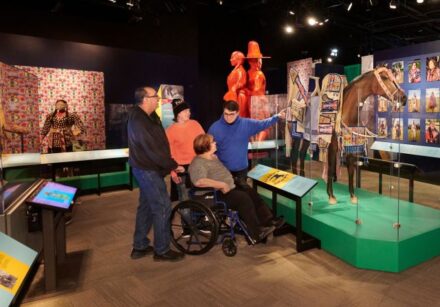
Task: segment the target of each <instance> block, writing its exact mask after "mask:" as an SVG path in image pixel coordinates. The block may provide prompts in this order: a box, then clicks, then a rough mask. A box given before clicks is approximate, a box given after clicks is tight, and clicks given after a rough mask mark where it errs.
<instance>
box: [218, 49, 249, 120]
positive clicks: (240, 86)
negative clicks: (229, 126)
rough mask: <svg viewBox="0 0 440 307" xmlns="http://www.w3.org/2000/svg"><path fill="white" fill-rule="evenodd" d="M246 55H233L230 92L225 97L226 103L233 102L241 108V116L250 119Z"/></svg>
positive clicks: (229, 83)
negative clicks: (245, 68)
mask: <svg viewBox="0 0 440 307" xmlns="http://www.w3.org/2000/svg"><path fill="white" fill-rule="evenodd" d="M244 59H245V57H244V54H243V53H242V52H240V51H234V52H232V55H231V65H232V66H233V67H234V69H233V70H232V71H231V73H230V74H229V76H228V79H227V84H228V92H227V93H226V94H225V95H224V96H223V99H224V100H225V101H229V100H233V101H236V102H238V105H239V106H240V116H241V117H249V116H250V114H249V106H248V103H247V97H246V71H245V70H244V67H243V63H244Z"/></svg>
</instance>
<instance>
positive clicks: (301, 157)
mask: <svg viewBox="0 0 440 307" xmlns="http://www.w3.org/2000/svg"><path fill="white" fill-rule="evenodd" d="M309 145H310V141H308V140H306V139H303V140H302V144H301V150H300V152H299V163H300V164H299V174H300V175H301V176H305V172H304V163H305V160H306V154H307V149H309ZM310 175H311V174H310Z"/></svg>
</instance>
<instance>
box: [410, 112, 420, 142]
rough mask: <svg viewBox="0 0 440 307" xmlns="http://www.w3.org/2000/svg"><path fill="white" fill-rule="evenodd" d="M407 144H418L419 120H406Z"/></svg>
mask: <svg viewBox="0 0 440 307" xmlns="http://www.w3.org/2000/svg"><path fill="white" fill-rule="evenodd" d="M408 142H420V119H419V118H408Z"/></svg>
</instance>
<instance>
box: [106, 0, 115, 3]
mask: <svg viewBox="0 0 440 307" xmlns="http://www.w3.org/2000/svg"><path fill="white" fill-rule="evenodd" d="M108 1H109V2H111V3H116V0H108Z"/></svg>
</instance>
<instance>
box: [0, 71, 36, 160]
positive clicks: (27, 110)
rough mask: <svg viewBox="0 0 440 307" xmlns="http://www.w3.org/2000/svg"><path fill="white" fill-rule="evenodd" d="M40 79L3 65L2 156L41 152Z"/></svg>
mask: <svg viewBox="0 0 440 307" xmlns="http://www.w3.org/2000/svg"><path fill="white" fill-rule="evenodd" d="M37 114H38V78H37V77H36V76H35V75H33V74H30V73H28V72H26V71H24V70H22V69H18V68H16V67H13V66H10V65H7V64H4V63H1V62H0V121H1V124H2V125H3V129H4V130H9V131H11V130H12V131H14V133H11V132H5V133H4V135H3V136H2V146H3V153H6V154H9V153H21V152H22V150H21V147H22V141H21V136H20V132H22V133H23V152H39V151H40V135H39V129H38V115H37Z"/></svg>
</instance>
